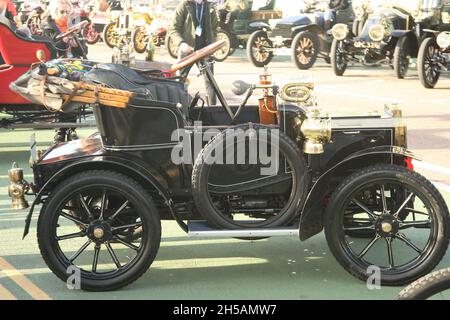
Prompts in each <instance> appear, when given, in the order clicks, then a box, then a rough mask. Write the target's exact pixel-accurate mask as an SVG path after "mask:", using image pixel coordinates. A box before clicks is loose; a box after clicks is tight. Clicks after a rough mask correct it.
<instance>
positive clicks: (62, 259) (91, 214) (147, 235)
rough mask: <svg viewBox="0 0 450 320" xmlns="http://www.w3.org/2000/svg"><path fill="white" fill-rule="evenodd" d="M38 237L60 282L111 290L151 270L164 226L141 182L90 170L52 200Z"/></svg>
mask: <svg viewBox="0 0 450 320" xmlns="http://www.w3.org/2000/svg"><path fill="white" fill-rule="evenodd" d="M37 235H38V243H39V248H40V250H41V254H42V257H43V258H44V260H45V262H46V263H47V265H48V267H49V268H50V269H51V270H52V271H53V273H54V274H55V275H56V276H57V277H58V278H60V279H61V280H63V281H65V282H67V283H68V284H69V285H71V286H74V287H76V288H80V289H83V290H91V291H107V290H115V289H118V288H121V287H124V286H126V285H128V284H130V283H131V282H133V281H135V280H136V279H138V278H139V277H140V276H141V275H142V274H144V273H145V271H146V270H147V269H148V268H149V267H150V265H151V263H152V262H153V260H154V258H155V257H156V253H157V252H158V248H159V244H160V241H161V223H160V217H159V215H158V212H157V209H156V207H155V205H154V204H153V201H152V199H151V197H150V196H149V194H148V193H147V192H146V191H145V190H144V188H143V187H142V186H141V185H139V184H138V183H137V182H135V181H134V180H132V179H130V178H129V177H127V176H124V175H122V174H118V173H115V172H111V171H87V172H83V173H80V174H77V175H74V176H72V177H70V178H68V179H67V180H65V181H63V182H62V183H61V184H60V185H59V186H57V187H56V188H55V189H54V191H53V192H52V193H51V194H50V195H49V197H48V198H47V200H46V202H45V204H44V206H43V208H42V210H41V215H40V216H39V220H38V227H37ZM136 235H139V236H136Z"/></svg>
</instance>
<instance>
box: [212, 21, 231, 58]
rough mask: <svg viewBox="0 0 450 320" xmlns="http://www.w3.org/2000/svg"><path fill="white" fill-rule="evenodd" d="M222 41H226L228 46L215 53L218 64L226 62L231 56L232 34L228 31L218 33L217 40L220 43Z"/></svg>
mask: <svg viewBox="0 0 450 320" xmlns="http://www.w3.org/2000/svg"><path fill="white" fill-rule="evenodd" d="M221 39H223V40H225V41H226V44H225V45H224V46H223V47H222V48H221V49H219V50H217V51H216V52H215V53H214V55H213V58H214V60H215V61H217V62H222V61H225V60H226V59H227V58H228V56H230V55H231V46H232V40H231V35H230V33H229V32H228V31H226V30H223V29H220V30H219V31H218V32H217V40H218V41H219V40H221Z"/></svg>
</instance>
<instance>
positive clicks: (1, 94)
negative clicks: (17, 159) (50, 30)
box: [0, 16, 57, 113]
mask: <svg viewBox="0 0 450 320" xmlns="http://www.w3.org/2000/svg"><path fill="white" fill-rule="evenodd" d="M0 35H1V36H0V56H1V58H0V110H2V111H4V112H7V113H18V112H22V111H30V110H36V106H32V105H30V102H29V101H27V100H25V99H24V98H22V97H21V96H19V95H18V94H16V93H14V92H13V91H11V90H10V89H9V84H10V83H11V82H12V81H15V80H16V79H17V78H19V77H20V76H21V75H23V74H24V73H26V72H27V71H28V70H30V67H31V65H32V64H33V63H35V62H38V59H37V57H36V52H37V51H38V50H43V51H44V53H45V55H46V56H47V58H52V59H53V58H56V56H57V52H56V49H55V48H54V46H53V44H52V42H51V41H49V40H46V39H44V38H36V37H33V38H30V37H28V36H27V35H26V34H23V33H21V32H20V31H19V30H18V29H17V28H16V27H15V26H14V25H13V23H12V22H11V21H10V20H8V19H7V18H5V17H4V16H0ZM38 39H39V40H38Z"/></svg>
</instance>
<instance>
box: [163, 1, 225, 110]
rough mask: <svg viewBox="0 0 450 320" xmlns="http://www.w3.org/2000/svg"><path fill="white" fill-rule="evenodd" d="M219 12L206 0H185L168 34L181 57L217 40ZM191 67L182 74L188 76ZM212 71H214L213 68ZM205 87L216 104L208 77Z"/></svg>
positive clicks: (177, 11) (213, 103) (176, 12)
mask: <svg viewBox="0 0 450 320" xmlns="http://www.w3.org/2000/svg"><path fill="white" fill-rule="evenodd" d="M217 28H218V21H217V12H216V10H215V9H214V6H213V5H212V3H211V2H209V1H206V0H183V1H182V2H181V3H180V4H179V5H178V7H177V9H176V10H175V14H174V17H173V20H172V23H171V25H170V27H169V29H168V34H169V36H170V37H171V38H172V40H173V41H174V44H175V45H176V46H177V47H178V48H179V50H178V52H179V54H178V56H179V58H180V59H183V58H184V57H186V56H188V55H189V54H191V53H192V52H194V51H196V50H199V49H202V48H204V47H206V46H208V45H210V44H211V43H213V42H215V41H216V38H217ZM190 69H191V67H187V68H185V69H184V70H182V71H181V76H187V75H188V74H189V71H190ZM211 71H212V72H214V70H213V68H211ZM204 78H205V87H206V91H207V94H208V96H209V98H210V102H211V104H212V105H215V104H216V100H217V97H216V94H215V91H214V88H213V86H212V84H211V83H210V81H209V80H208V78H207V77H206V76H204Z"/></svg>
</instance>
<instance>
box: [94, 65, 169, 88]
mask: <svg viewBox="0 0 450 320" xmlns="http://www.w3.org/2000/svg"><path fill="white" fill-rule="evenodd" d="M96 68H98V69H104V70H111V71H115V72H117V73H120V74H121V75H122V76H124V77H125V78H127V79H128V80H130V81H131V82H134V83H137V84H143V85H145V84H148V83H153V82H154V80H149V77H146V76H144V75H142V74H141V73H139V71H138V70H135V69H131V68H129V67H126V66H124V65H122V64H115V63H100V64H98V65H97V66H96ZM160 72H161V70H157V69H155V75H156V74H159V73H160ZM147 73H149V72H148V70H147Z"/></svg>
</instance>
